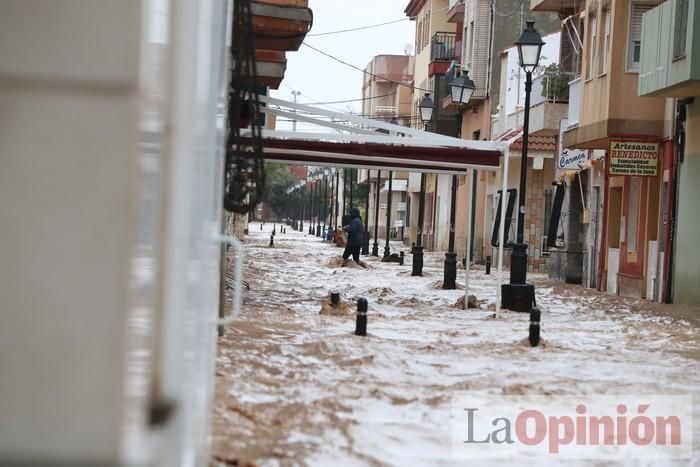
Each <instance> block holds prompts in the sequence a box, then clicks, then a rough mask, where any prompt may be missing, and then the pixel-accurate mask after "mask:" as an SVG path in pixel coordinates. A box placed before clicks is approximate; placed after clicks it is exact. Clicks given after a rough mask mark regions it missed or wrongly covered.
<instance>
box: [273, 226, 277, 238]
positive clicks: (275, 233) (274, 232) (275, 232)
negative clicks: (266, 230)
mask: <svg viewBox="0 0 700 467" xmlns="http://www.w3.org/2000/svg"><path fill="white" fill-rule="evenodd" d="M272 235H273V236H274V235H277V231H276V230H275V228H274V227H272Z"/></svg>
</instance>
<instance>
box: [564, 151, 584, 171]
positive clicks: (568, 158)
mask: <svg viewBox="0 0 700 467" xmlns="http://www.w3.org/2000/svg"><path fill="white" fill-rule="evenodd" d="M587 159H588V151H584V150H581V149H564V150H563V151H562V152H561V153H560V154H559V159H558V160H557V169H565V170H579V169H580V168H581V164H583V163H584V162H586V160H587Z"/></svg>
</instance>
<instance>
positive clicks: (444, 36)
mask: <svg viewBox="0 0 700 467" xmlns="http://www.w3.org/2000/svg"><path fill="white" fill-rule="evenodd" d="M456 41H457V34H456V33H454V32H436V33H435V34H434V35H433V38H432V39H431V41H430V61H431V62H448V63H449V62H451V61H452V60H454V58H455V43H456Z"/></svg>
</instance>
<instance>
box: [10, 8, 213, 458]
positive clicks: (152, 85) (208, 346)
mask: <svg viewBox="0 0 700 467" xmlns="http://www.w3.org/2000/svg"><path fill="white" fill-rule="evenodd" d="M225 3H226V2H225V1H224V0H205V1H201V2H197V3H193V2H188V1H186V0H162V1H149V0H99V1H97V0H65V1H62V2H57V1H48V0H43V1H42V0H6V1H3V2H2V5H1V6H0V218H1V219H2V221H1V222H0V238H1V239H2V242H0V264H2V268H0V297H2V302H1V303H2V308H1V313H2V316H1V317H2V325H0V374H1V375H3V376H2V377H1V378H0V394H2V397H0V420H2V421H1V422H0V464H3V465H14V464H16V463H19V462H25V463H26V462H35V463H41V462H42V461H43V462H48V463H51V464H59V463H62V464H65V465H77V464H79V463H84V464H87V465H109V464H114V465H116V464H119V465H142V464H145V463H148V464H149V465H193V464H194V463H195V462H197V461H199V462H201V461H202V457H204V458H206V457H207V455H208V454H207V452H206V447H207V443H208V430H209V423H208V419H207V418H208V413H209V405H210V398H211V388H212V378H213V371H212V365H213V357H214V335H215V326H214V323H213V318H214V317H215V316H216V311H217V299H218V294H217V293H216V288H217V281H216V269H217V265H218V251H219V250H218V245H217V244H216V243H215V242H214V241H213V240H212V233H213V231H214V229H216V228H218V226H219V222H220V208H219V204H220V202H219V201H220V194H219V186H218V183H219V181H220V179H221V176H220V174H221V168H222V167H221V160H222V159H221V154H220V152H218V151H217V147H220V144H219V142H217V135H216V134H215V128H216V124H215V121H214V108H215V98H216V97H217V96H218V94H219V91H220V89H219V81H220V79H222V77H223V74H222V71H223V69H222V68H221V66H222V64H223V63H225V61H224V60H223V55H222V54H223V49H222V45H223V40H224V33H225V18H226V15H225V10H224V7H225ZM171 20H172V21H171ZM171 26H172V29H171ZM155 41H157V42H158V44H155V43H154V42H155ZM164 98H165V100H164ZM164 272H167V274H164ZM156 377H157V378H158V381H159V383H160V384H159V386H158V387H157V388H158V390H157V391H155V392H154V389H155V388H156V386H154V384H153V383H154V381H155V378H156ZM151 393H155V394H156V395H157V396H158V397H159V398H162V399H164V400H165V399H167V400H170V401H172V402H173V403H174V404H175V406H176V410H175V414H176V415H175V417H173V418H171V419H170V420H169V422H168V423H166V425H165V426H164V427H162V428H161V429H160V430H158V431H153V430H151V429H150V427H149V426H148V424H147V419H146V416H147V413H148V404H149V403H150V398H149V395H150V394H151ZM154 435H155V436H154ZM153 459H158V461H157V462H151V461H152V460H153Z"/></svg>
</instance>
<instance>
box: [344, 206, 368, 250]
mask: <svg viewBox="0 0 700 467" xmlns="http://www.w3.org/2000/svg"><path fill="white" fill-rule="evenodd" d="M343 230H345V231H346V232H347V233H348V246H349V247H358V246H362V240H363V238H364V234H365V227H364V225H362V218H361V217H360V210H359V209H357V208H351V209H350V225H346V226H344V227H343Z"/></svg>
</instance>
